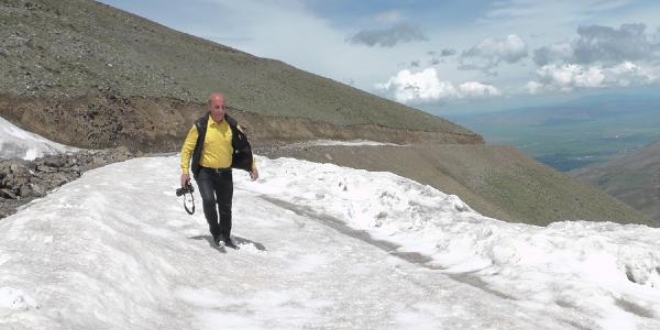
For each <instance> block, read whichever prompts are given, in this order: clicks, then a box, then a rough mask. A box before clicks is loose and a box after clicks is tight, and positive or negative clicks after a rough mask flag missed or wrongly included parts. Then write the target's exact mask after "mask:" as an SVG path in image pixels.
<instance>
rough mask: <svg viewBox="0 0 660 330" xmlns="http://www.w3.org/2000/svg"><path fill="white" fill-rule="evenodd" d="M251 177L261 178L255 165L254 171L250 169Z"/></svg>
mask: <svg viewBox="0 0 660 330" xmlns="http://www.w3.org/2000/svg"><path fill="white" fill-rule="evenodd" d="M250 179H252V181H257V179H259V171H258V170H257V168H256V167H253V168H252V171H250Z"/></svg>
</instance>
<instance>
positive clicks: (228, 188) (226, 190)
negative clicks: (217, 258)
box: [197, 167, 234, 239]
mask: <svg viewBox="0 0 660 330" xmlns="http://www.w3.org/2000/svg"><path fill="white" fill-rule="evenodd" d="M197 187H198V188H199V193H200V195H202V206H203V208H204V216H205V217H206V221H207V222H208V223H209V231H210V232H211V235H213V238H214V239H218V238H221V239H228V238H229V236H230V235H231V200H232V197H233V195H234V182H233V180H232V173H231V169H226V170H213V169H210V168H205V167H202V168H201V169H200V171H199V175H198V176H197ZM216 209H217V210H216ZM218 215H219V217H218Z"/></svg>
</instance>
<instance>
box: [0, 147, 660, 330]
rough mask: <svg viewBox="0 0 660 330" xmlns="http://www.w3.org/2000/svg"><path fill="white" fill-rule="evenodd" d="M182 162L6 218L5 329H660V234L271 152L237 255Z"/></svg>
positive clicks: (90, 184)
mask: <svg viewBox="0 0 660 330" xmlns="http://www.w3.org/2000/svg"><path fill="white" fill-rule="evenodd" d="M178 161H179V158H178V156H168V157H150V158H138V159H133V160H130V161H127V162H123V163H118V164H113V165H109V166H106V167H103V168H99V169H96V170H93V171H90V172H87V173H85V174H84V175H83V176H82V177H81V178H80V179H79V180H76V181H74V182H71V183H68V184H66V185H64V186H62V187H61V188H59V189H58V190H57V191H55V192H53V193H51V194H49V195H48V196H46V197H44V198H42V199H40V200H37V201H34V202H32V203H31V204H29V205H28V207H26V208H24V209H23V210H21V211H20V212H18V213H16V214H14V215H12V216H10V217H8V218H5V219H3V220H0V237H2V239H0V329H41V328H48V329H156V328H158V329H223V328H232V327H233V328H237V329H303V328H305V329H457V328H462V329H660V291H659V290H658V286H659V285H660V274H659V273H658V271H659V270H660V254H659V253H658V251H660V249H659V247H660V240H659V239H658V238H660V231H659V230H658V229H653V228H648V227H645V226H635V225H626V226H623V225H618V224H614V223H593V222H584V221H578V222H557V223H553V224H551V225H550V226H548V227H535V226H530V225H525V224H512V223H506V222H502V221H499V220H496V219H492V218H488V217H484V216H482V215H480V214H478V213H477V212H475V211H473V210H472V209H470V207H469V206H468V205H466V204H465V203H464V202H462V201H461V200H460V198H458V197H457V196H452V195H447V194H444V193H442V192H440V191H438V190H436V189H434V188H432V187H429V186H425V185H421V184H419V183H417V182H414V181H411V180H408V179H405V178H402V177H399V176H396V175H393V174H390V173H380V172H367V171H362V170H355V169H350V168H343V167H338V166H334V165H330V164H317V163H311V162H305V161H299V160H294V159H288V158H279V159H268V158H264V157H259V159H258V164H260V174H261V179H260V180H258V181H256V182H251V181H250V180H249V176H248V175H247V173H245V172H240V171H237V172H235V173H234V180H235V194H234V231H233V233H234V236H235V237H234V238H235V240H236V241H237V242H238V243H239V245H240V246H241V249H240V250H238V251H235V250H227V251H225V250H220V249H217V248H214V247H213V246H212V245H211V243H210V242H209V239H210V236H209V234H208V232H207V225H206V222H205V220H204V217H203V212H202V211H201V205H198V208H199V209H198V211H197V213H195V214H194V215H193V216H189V215H187V214H186V213H185V211H184V210H183V207H182V205H181V203H182V201H181V200H180V199H177V197H176V196H175V194H174V191H175V189H176V188H177V184H178V179H179V166H178ZM196 200H197V201H198V203H199V201H200V200H201V198H200V197H199V196H198V195H197V196H196Z"/></svg>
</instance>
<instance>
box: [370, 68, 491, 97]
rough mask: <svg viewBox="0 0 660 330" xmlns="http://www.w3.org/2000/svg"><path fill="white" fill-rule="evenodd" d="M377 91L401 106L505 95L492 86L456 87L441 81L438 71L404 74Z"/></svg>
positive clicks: (378, 86)
mask: <svg viewBox="0 0 660 330" xmlns="http://www.w3.org/2000/svg"><path fill="white" fill-rule="evenodd" d="M376 88H377V89H379V90H382V91H385V92H386V93H389V94H391V95H392V96H393V97H394V99H395V100H396V101H398V102H401V103H429V102H436V101H441V100H445V99H464V98H484V97H490V96H499V95H501V94H502V93H501V92H500V90H499V89H497V88H496V87H494V86H492V85H487V84H483V83H480V82H476V81H469V82H465V83H462V84H460V85H458V86H455V85H454V84H453V83H451V82H450V81H441V80H440V79H439V78H438V73H437V71H436V70H435V68H427V69H424V70H423V71H420V72H417V73H413V72H411V71H409V70H402V71H400V72H399V73H398V74H397V75H396V76H393V77H391V78H390V79H389V80H388V81H387V82H385V83H382V84H376Z"/></svg>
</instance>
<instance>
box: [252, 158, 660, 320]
mask: <svg viewBox="0 0 660 330" xmlns="http://www.w3.org/2000/svg"><path fill="white" fill-rule="evenodd" d="M260 164H261V166H260V168H261V169H262V170H261V172H262V175H263V177H264V179H263V180H261V181H260V182H258V183H245V186H246V188H247V189H251V190H253V191H255V192H260V193H262V194H264V195H269V196H277V198H279V199H282V200H285V201H287V202H289V203H293V204H295V205H298V206H299V207H301V208H306V209H308V210H313V211H314V212H315V213H317V214H319V215H320V216H322V215H327V216H331V217H333V218H336V219H338V220H340V221H342V222H344V223H345V224H346V225H348V226H350V227H351V228H354V229H356V230H365V231H367V232H369V233H370V234H371V236H372V237H374V238H376V239H380V240H386V241H389V242H392V243H396V244H398V245H400V248H399V251H400V252H418V253H421V254H424V255H427V256H430V257H431V258H432V260H433V261H431V262H429V263H427V264H426V266H428V267H430V268H439V269H441V271H442V272H444V273H447V274H471V276H477V277H479V278H480V279H481V280H482V281H483V282H484V283H486V285H488V286H489V287H490V288H491V289H493V290H496V291H498V292H503V293H505V294H506V295H507V296H510V297H512V298H514V299H518V300H521V301H526V302H528V303H529V304H533V305H537V306H539V307H541V306H544V305H546V304H559V305H562V306H571V307H574V308H578V309H584V310H593V309H596V310H599V312H600V313H602V314H603V315H604V317H605V316H606V315H608V316H611V315H613V312H612V311H620V310H621V308H620V307H622V306H624V307H625V309H626V310H627V311H628V312H631V313H633V314H638V315H642V316H644V317H654V318H658V317H660V290H659V288H660V230H658V229H654V228H648V227H646V226H636V225H626V226H623V225H619V224H615V223H608V222H604V223H594V222H585V221H578V222H568V221H566V222H556V223H553V224H551V225H550V226H548V227H537V226H531V225H525V224H512V223H506V222H503V221H499V220H496V219H492V218H488V217H485V216H482V215H480V214H478V213H477V212H475V211H473V210H472V209H470V207H469V206H467V205H466V204H465V203H463V202H462V201H461V200H460V199H459V198H458V197H457V196H452V195H447V194H444V193H442V192H440V191H438V190H436V189H434V188H432V187H429V186H425V185H421V184H419V183H417V182H414V181H411V180H408V179H406V178H402V177H399V176H396V175H394V174H391V173H375V172H367V171H362V170H352V169H347V168H341V167H338V166H335V165H331V164H324V165H319V164H315V163H310V162H302V161H294V160H291V159H276V160H269V159H263V160H260ZM610 323H611V322H609V321H607V322H606V321H603V322H602V324H603V325H604V324H610Z"/></svg>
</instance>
